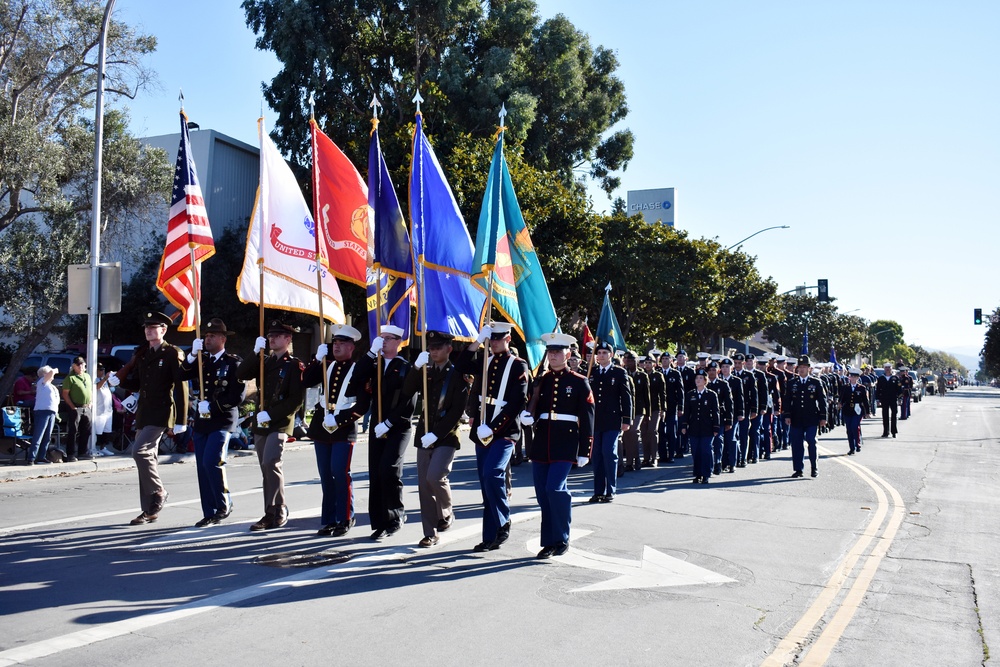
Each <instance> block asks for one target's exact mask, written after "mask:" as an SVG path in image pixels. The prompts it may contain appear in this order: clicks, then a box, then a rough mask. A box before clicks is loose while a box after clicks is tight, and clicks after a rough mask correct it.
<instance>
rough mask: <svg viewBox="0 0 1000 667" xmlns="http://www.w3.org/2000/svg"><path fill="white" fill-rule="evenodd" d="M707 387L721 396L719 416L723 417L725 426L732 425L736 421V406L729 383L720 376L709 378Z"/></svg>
mask: <svg viewBox="0 0 1000 667" xmlns="http://www.w3.org/2000/svg"><path fill="white" fill-rule="evenodd" d="M705 387H706V388H707V389H711V390H712V391H714V392H715V393H716V395H717V396H718V397H719V416H720V418H721V419H722V425H723V427H725V426H732V425H733V421H734V420H733V413H734V406H733V393H732V391H731V390H730V389H729V383H728V382H726V381H725V380H723V379H722V377H721V376H720V377H716V378H715V379H714V380H709V381H708V384H706V385H705Z"/></svg>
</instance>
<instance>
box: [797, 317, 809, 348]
mask: <svg viewBox="0 0 1000 667" xmlns="http://www.w3.org/2000/svg"><path fill="white" fill-rule="evenodd" d="M799 354H809V325H808V324H806V330H805V333H803V334H802V351H801V352H799Z"/></svg>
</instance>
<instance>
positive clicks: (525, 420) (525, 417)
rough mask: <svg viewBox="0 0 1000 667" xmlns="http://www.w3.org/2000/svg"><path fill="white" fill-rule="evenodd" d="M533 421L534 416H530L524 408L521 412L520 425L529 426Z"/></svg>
mask: <svg viewBox="0 0 1000 667" xmlns="http://www.w3.org/2000/svg"><path fill="white" fill-rule="evenodd" d="M534 423H535V418H534V417H532V416H531V413H530V412H528V411H527V410H525V411H524V412H522V413H521V426H531V425H532V424H534Z"/></svg>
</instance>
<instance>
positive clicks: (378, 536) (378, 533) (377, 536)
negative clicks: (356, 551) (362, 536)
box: [371, 528, 389, 542]
mask: <svg viewBox="0 0 1000 667" xmlns="http://www.w3.org/2000/svg"><path fill="white" fill-rule="evenodd" d="M388 535H389V531H388V530H386V529H385V528H378V529H377V530H375V532H373V533H372V534H371V538H372V539H373V540H374V541H376V542H381V541H382V540H383V539H385V537H386V536H388Z"/></svg>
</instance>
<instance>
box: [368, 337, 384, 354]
mask: <svg viewBox="0 0 1000 667" xmlns="http://www.w3.org/2000/svg"><path fill="white" fill-rule="evenodd" d="M383 345H385V340H384V339H383V338H382V337H381V336H375V337H374V338H372V346H371V348H370V349H369V350H368V353H369V354H371V355H372V356H373V357H377V356H378V353H379V352H381V351H382V346H383Z"/></svg>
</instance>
